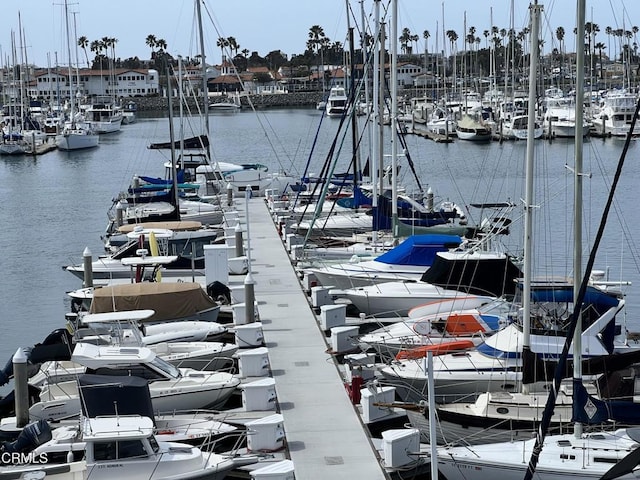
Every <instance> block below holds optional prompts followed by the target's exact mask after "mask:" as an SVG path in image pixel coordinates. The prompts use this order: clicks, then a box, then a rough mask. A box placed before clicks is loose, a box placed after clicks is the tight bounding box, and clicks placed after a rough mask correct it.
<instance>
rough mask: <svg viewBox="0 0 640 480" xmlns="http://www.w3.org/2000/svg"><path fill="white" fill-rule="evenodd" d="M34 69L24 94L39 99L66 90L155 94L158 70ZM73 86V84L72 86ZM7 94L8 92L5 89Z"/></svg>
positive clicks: (89, 93)
mask: <svg viewBox="0 0 640 480" xmlns="http://www.w3.org/2000/svg"><path fill="white" fill-rule="evenodd" d="M72 77H73V78H72V82H70V81H69V72H68V71H66V70H63V69H57V70H48V69H42V70H36V71H35V72H34V79H33V80H32V81H30V82H29V85H28V86H27V95H28V96H29V97H32V98H39V99H43V100H49V101H51V100H55V99H66V98H69V92H70V90H72V91H73V92H74V94H76V95H78V94H79V95H81V96H103V97H104V96H107V97H115V98H121V97H124V98H128V97H146V96H152V95H158V94H159V86H158V72H157V71H156V70H148V69H125V68H119V69H116V70H115V72H109V71H106V70H105V71H102V72H101V71H100V70H89V69H79V70H73V71H72ZM72 87H73V88H72ZM7 93H8V94H9V96H11V93H10V92H7Z"/></svg>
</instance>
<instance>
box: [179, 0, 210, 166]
mask: <svg viewBox="0 0 640 480" xmlns="http://www.w3.org/2000/svg"><path fill="white" fill-rule="evenodd" d="M196 16H197V17H198V36H199V37H200V38H199V40H200V61H201V62H202V113H203V115H204V131H205V133H206V135H207V138H208V137H209V90H208V89H207V62H206V58H207V57H206V55H205V50H204V34H203V31H202V13H201V9H200V0H196ZM180 101H182V99H181V100H180ZM206 149H207V160H208V161H210V160H211V147H210V146H209V142H207V146H206Z"/></svg>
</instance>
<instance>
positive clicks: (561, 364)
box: [524, 99, 640, 480]
mask: <svg viewBox="0 0 640 480" xmlns="http://www.w3.org/2000/svg"><path fill="white" fill-rule="evenodd" d="M638 114H640V99H638V102H637V103H636V110H635V112H634V114H633V119H632V120H631V125H630V126H629V131H628V133H627V137H626V139H625V143H624V148H623V150H622V153H621V155H620V160H619V161H618V166H617V168H616V172H615V175H614V177H613V182H612V183H611V189H610V190H609V195H608V197H607V202H606V204H605V207H604V211H603V212H602V217H601V219H600V225H599V227H598V233H597V234H596V236H595V239H594V244H593V247H592V248H591V253H590V254H589V260H588V261H587V265H586V268H585V271H584V275H583V277H582V283H581V284H580V290H579V292H578V296H577V298H576V299H575V302H574V310H573V312H572V314H571V323H570V324H569V328H568V329H567V333H566V335H567V336H566V339H565V342H564V346H563V348H562V354H561V356H560V360H559V361H558V365H557V366H556V370H555V373H554V378H553V386H552V388H551V389H549V396H548V397H547V403H546V405H545V409H544V412H543V414H542V421H541V422H540V426H539V429H538V432H537V433H536V442H535V445H534V447H533V451H532V453H531V458H530V460H529V466H528V467H527V471H526V473H525V477H524V480H531V479H532V478H533V475H534V473H535V471H536V466H537V464H538V460H539V458H540V453H541V452H542V448H543V444H544V439H545V437H546V434H547V430H548V429H549V424H550V423H551V415H552V414H553V407H554V405H555V403H556V397H557V393H558V391H559V389H560V383H561V381H562V377H563V372H564V371H565V368H566V364H567V357H568V354H569V348H570V346H571V343H572V341H573V335H574V333H575V330H576V323H577V319H578V318H579V316H580V315H579V312H580V310H581V309H582V306H583V305H582V304H583V302H584V297H585V295H586V292H587V286H588V284H589V278H590V275H591V271H592V270H593V264H594V263H595V260H596V254H597V252H598V247H599V246H600V242H601V241H602V237H603V236H604V230H605V227H606V225H607V217H608V215H609V212H610V210H611V207H612V205H613V203H614V202H613V200H614V194H615V191H616V187H617V186H618V182H619V181H620V177H621V176H622V167H623V166H624V161H625V158H626V156H627V152H628V150H629V146H630V144H631V138H632V134H633V130H634V128H635V126H636V121H637V119H638ZM577 312H578V313H577Z"/></svg>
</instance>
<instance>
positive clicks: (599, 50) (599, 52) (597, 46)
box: [593, 42, 607, 79]
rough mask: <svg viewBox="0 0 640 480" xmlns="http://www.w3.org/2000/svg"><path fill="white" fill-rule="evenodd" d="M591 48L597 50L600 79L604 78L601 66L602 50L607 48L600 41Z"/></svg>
mask: <svg viewBox="0 0 640 480" xmlns="http://www.w3.org/2000/svg"><path fill="white" fill-rule="evenodd" d="M593 48H594V49H596V50H598V61H599V62H600V78H601V79H602V78H604V75H603V67H602V50H604V49H605V48H607V46H606V45H605V44H604V43H602V42H598V43H596V44H595V45H594V46H593Z"/></svg>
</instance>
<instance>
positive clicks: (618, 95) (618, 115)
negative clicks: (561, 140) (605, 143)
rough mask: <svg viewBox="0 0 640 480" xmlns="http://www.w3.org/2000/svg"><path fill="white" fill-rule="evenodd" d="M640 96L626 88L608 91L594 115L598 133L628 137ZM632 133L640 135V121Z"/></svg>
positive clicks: (593, 123) (592, 121)
mask: <svg viewBox="0 0 640 480" xmlns="http://www.w3.org/2000/svg"><path fill="white" fill-rule="evenodd" d="M637 102H638V97H637V95H636V94H635V93H631V92H628V91H626V90H614V91H609V92H607V95H606V96H604V97H603V99H602V102H601V105H600V109H599V110H598V112H597V113H596V114H595V115H593V118H592V120H591V123H592V125H593V130H594V131H595V132H596V133H597V134H598V135H604V136H613V137H626V136H627V135H628V133H629V127H630V126H631V122H632V121H633V115H634V112H635V111H636V103H637ZM631 135H633V136H637V135H640V122H636V125H635V128H634V130H633V132H631Z"/></svg>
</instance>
